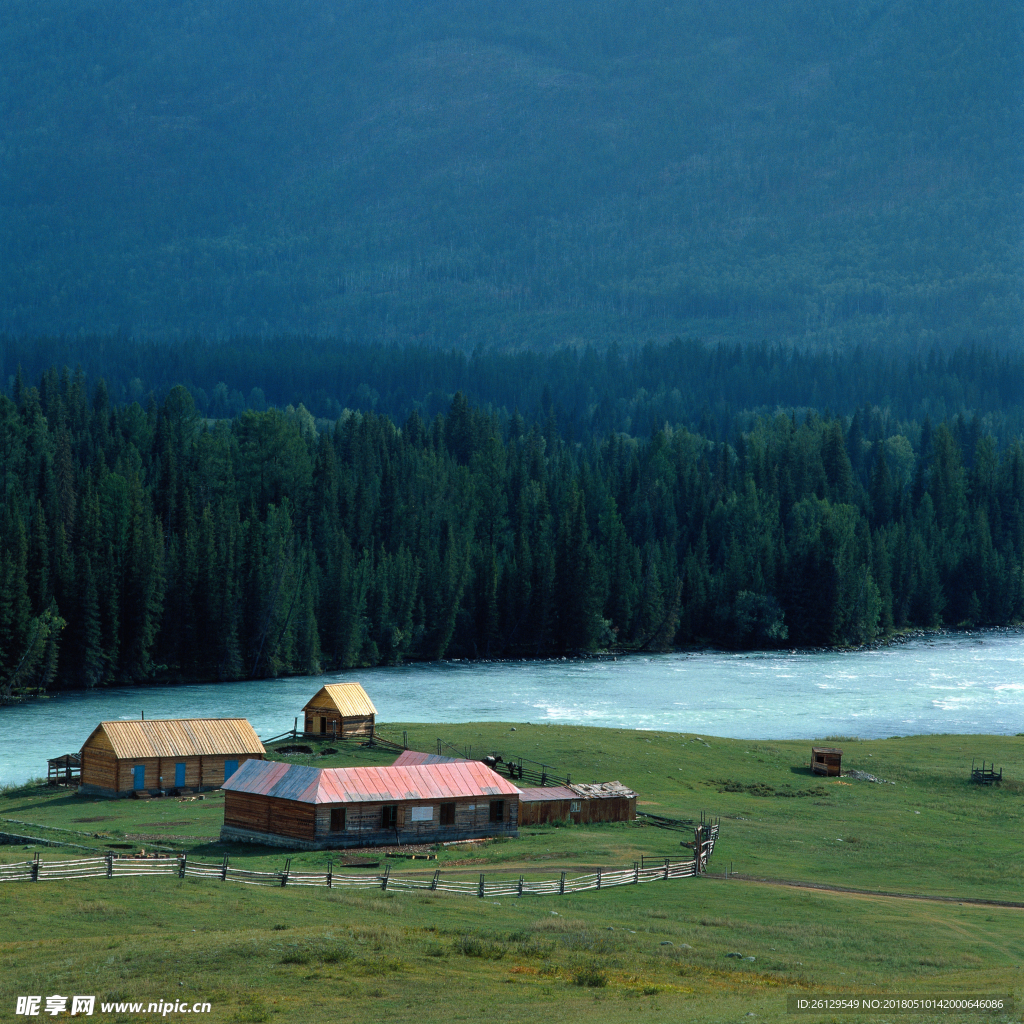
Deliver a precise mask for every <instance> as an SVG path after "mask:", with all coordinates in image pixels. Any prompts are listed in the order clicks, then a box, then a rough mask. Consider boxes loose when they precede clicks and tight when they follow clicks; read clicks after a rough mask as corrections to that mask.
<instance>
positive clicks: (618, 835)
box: [0, 723, 1024, 1022]
mask: <svg viewBox="0 0 1024 1024" xmlns="http://www.w3.org/2000/svg"><path fill="white" fill-rule="evenodd" d="M512 728H513V726H512V725H511V724H504V725H502V724H469V725H462V726H451V725H446V726H424V725H404V726H402V725H400V726H397V727H392V728H391V729H389V730H388V733H387V734H388V735H389V736H394V735H395V734H396V731H397V735H398V737H399V738H400V737H401V730H403V729H404V730H406V731H407V732H408V734H409V743H410V746H414V747H418V748H419V749H425V750H430V749H436V740H437V738H438V737H441V738H443V739H444V740H446V741H447V742H449V743H452V744H454V745H456V746H460V747H462V748H466V747H468V746H469V745H472V752H473V754H474V756H480V755H482V754H483V753H485V752H488V751H492V750H493V751H497V752H501V753H503V754H504V755H505V756H506V757H508V756H510V755H512V754H516V755H520V756H524V757H528V758H533V759H534V760H537V761H542V762H545V763H547V764H550V765H552V766H553V767H555V768H557V769H561V770H564V771H568V772H570V773H571V775H572V778H573V779H574V781H581V782H590V781H594V780H597V781H607V780H610V779H620V780H621V781H622V782H624V783H626V784H627V785H629V786H631V787H632V788H634V789H636V790H637V791H638V792H639V793H640V805H639V807H638V810H640V811H650V812H651V813H655V814H659V815H663V816H667V817H679V818H688V817H697V816H698V815H699V812H700V811H702V810H703V811H706V812H707V813H709V814H712V815H714V816H716V817H718V816H721V820H722V821H721V823H722V830H721V836H720V839H719V843H718V846H717V847H716V850H715V854H714V858H713V860H712V863H711V865H710V875H709V876H705V877H704V878H701V879H695V880H691V879H683V880H679V881H671V882H667V883H662V882H655V883H651V884H648V885H643V886H624V887H622V888H619V889H612V890H607V891H602V892H589V893H582V894H575V895H572V896H564V897H558V896H554V897H544V898H536V897H535V898H523V899H515V898H510V899H501V900H489V899H484V900H480V899H476V898H473V897H465V896H456V895H450V894H443V893H431V894H421V893H408V892H398V893H393V892H382V891H379V890H369V891H366V892H358V893H353V892H344V891H337V890H334V891H329V890H326V889H298V888H291V887H289V888H284V889H281V888H266V889H264V888H254V887H249V886H243V885H239V884H222V883H219V882H216V881H207V880H197V879H185V880H184V881H179V880H177V879H175V878H170V877H167V878H138V879H116V878H115V879H109V880H108V879H96V880H92V879H90V880H83V881H74V882H66V881H53V882H45V883H39V884H31V883H12V884H10V885H5V886H4V889H3V898H4V902H5V908H6V909H7V910H8V911H9V912H8V913H5V915H4V917H5V924H4V925H3V926H2V929H0V956H2V958H3V961H4V963H5V965H7V970H6V972H5V974H4V977H3V980H2V981H0V986H2V988H3V990H4V992H3V997H2V1002H0V1005H3V1006H5V1007H7V1006H10V1008H13V1004H14V998H15V996H16V995H18V994H24V993H36V994H40V995H43V994H49V993H52V992H64V991H65V990H67V991H74V992H79V993H82V994H94V995H96V996H97V997H99V998H102V999H104V1001H106V1000H107V997H108V996H109V997H110V1001H118V1000H120V1001H123V1002H131V1001H140V1002H145V1003H147V1004H148V1001H150V1000H153V1001H157V1000H159V999H161V998H163V999H171V1000H173V999H175V998H181V999H187V1000H189V1002H190V1003H191V1002H192V1001H193V999H194V1000H199V999H203V1000H207V1001H210V1002H211V1003H212V1005H213V1013H212V1015H211V1018H209V1019H213V1020H218V1021H220V1020H224V1021H273V1020H276V1021H282V1022H283V1021H289V1022H290V1021H307V1020H308V1021H321V1020H322V1021H328V1020H330V1021H336V1020H342V1021H348V1020H351V1021H363V1020H394V1021H421V1020H422V1021H432V1020H442V1019H443V1020H453V1019H454V1020H462V1019H473V1020H478V1019H487V1020H492V1021H496V1022H501V1021H508V1022H512V1021H533V1020H537V1021H542V1020H543V1021H547V1020H567V1021H575V1020H585V1019H594V1018H599V1019H601V1020H602V1021H604V1020H608V1021H618V1020H644V1019H652V1020H666V1021H667V1020H710V1021H718V1020H737V1021H739V1020H747V1019H750V1020H754V1019H759V1020H779V1021H782V1020H790V1019H794V1018H793V1017H792V1015H788V1014H787V1013H786V995H787V993H792V992H801V993H817V992H825V991H827V992H832V993H838V994H842V993H859V994H862V995H863V994H865V993H872V992H878V993H885V992H889V993H891V992H893V991H895V990H897V989H898V990H899V991H901V992H908V993H911V992H914V993H924V994H953V993H976V994H991V993H1002V994H1005V993H1007V992H1014V991H1015V994H1016V998H1017V1002H1018V1005H1020V1003H1021V1000H1022V997H1024V992H1022V990H1021V965H1022V964H1024V939H1022V937H1021V936H1024V926H1022V921H1024V918H1022V916H1021V915H1022V914H1024V910H1021V909H1016V908H1012V907H1000V906H995V905H985V904H971V903H964V904H963V905H961V904H960V903H959V902H958V901H960V900H965V899H966V900H972V899H973V900H994V901H1020V900H1021V899H1022V896H1021V893H1022V892H1024V878H1022V858H1021V855H1020V836H1021V835H1022V834H1024V791H1022V787H1021V786H1020V784H1019V782H1018V781H1015V780H1020V779H1024V738H1022V737H993V736H976V737H960V736H927V737H908V738H902V739H891V740H878V741H872V742H863V743H861V742H856V741H850V740H848V739H835V738H832V739H831V740H830V742H832V743H834V745H836V746H840V747H842V748H843V750H844V755H843V767H844V769H845V768H853V769H861V770H864V771H868V772H871V773H872V774H873V775H875V776H876V777H879V778H883V779H886V780H887V782H885V783H879V784H876V783H870V782H854V781H848V780H847V779H822V778H815V777H813V776H811V775H810V774H809V772H808V771H807V770H806V768H805V767H804V765H805V764H806V762H807V761H808V760H809V757H810V741H807V742H799V743H797V742H778V741H774V742H771V743H756V742H751V741H734V740H724V739H717V738H714V737H705V736H699V737H698V736H695V735H692V734H671V733H654V732H630V731H627V730H621V731H620V730H603V729H586V728H577V727H569V726H556V725H553V726H538V725H526V724H518V723H517V724H516V725H515V730H516V731H515V732H512V731H511V730H512ZM306 745H309V746H310V747H311V750H312V751H313V753H311V754H309V755H301V754H293V755H288V757H289V760H297V761H305V762H306V763H315V764H318V765H324V766H334V765H343V764H355V763H387V761H389V760H390V759H391V757H392V756H393V755H386V754H384V753H383V752H381V751H379V750H377V751H371V750H367V749H366V748H362V747H358V746H355V745H350V744H335V745H334V749H336V750H337V751H338V752H337V753H335V754H329V755H324V756H318V755H320V751H321V750H322V748H323V747H324V746H327V744H317V743H312V744H309V743H307V744H306ZM271 756H273V755H271ZM983 756H984V757H985V758H986V759H987V760H988V761H993V760H994V761H995V763H996V764H997V766H1002V767H1003V768H1004V779H1005V780H1006V781H1005V782H1004V784H1003V785H1002V786H1000V787H979V786H972V785H971V783H970V781H969V777H970V762H971V758H972V757H977V758H978V759H979V760H980V758H981V757H983ZM891 783H894V784H891ZM206 796H207V799H205V800H202V801H200V800H183V801H179V800H176V799H174V798H163V799H154V800H139V801H137V800H120V801H111V800H100V801H95V800H92V799H80V798H77V797H74V796H71V795H68V794H66V793H63V792H60V791H58V792H53V791H49V790H47V789H46V788H45V787H25V788H22V789H20V790H15V791H11V792H8V793H6V794H4V795H3V796H2V797H0V818H3V819H5V820H4V821H3V822H2V823H0V830H5V831H11V832H17V833H19V834H28V835H34V836H38V837H40V838H50V839H58V840H61V841H67V842H71V843H77V844H78V845H79V846H82V847H86V848H88V849H90V850H96V851H99V850H103V849H107V848H112V847H113V845H114V844H119V847H120V849H119V852H125V853H128V852H132V851H135V850H138V849H139V848H140V847H146V848H147V850H149V851H152V849H153V848H154V846H159V847H166V848H168V849H174V850H187V851H188V853H189V856H190V857H196V858H199V859H202V860H206V861H217V860H219V859H220V858H221V857H223V856H224V855H225V854H227V855H228V856H229V857H230V859H231V863H232V864H233V865H237V866H239V867H243V866H244V867H251V868H256V869H260V870H277V869H280V868H281V867H282V866H283V862H284V859H285V856H286V854H284V853H283V852H282V851H280V850H270V849H267V848H264V847H256V846H246V845H243V844H239V845H235V846H228V847H224V846H221V845H220V844H218V843H217V833H218V831H219V827H220V816H221V812H222V807H223V800H222V797H220V796H219V795H216V794H207V795H206ZM11 819H15V821H12V820H11ZM26 823H30V824H26ZM43 826H48V827H47V828H44V827H43ZM59 830H65V831H59ZM681 838H687V837H686V836H682V835H680V834H679V833H675V832H669V831H663V830H659V829H655V828H652V827H650V826H649V825H644V824H642V823H631V824H610V825H601V826H590V827H573V826H563V827H555V826H545V827H529V828H526V829H523V830H522V832H521V835H520V838H519V839H518V840H502V841H496V842H489V843H486V844H473V845H470V846H454V847H447V848H444V849H441V850H439V851H437V860H436V861H429V862H426V863H423V862H420V861H413V860H403V859H400V858H395V857H391V858H389V857H387V856H386V852H385V851H365V854H366V856H365V858H363V856H362V852H361V851H348V852H346V853H345V854H344V855H342V854H332V853H331V852H330V851H325V852H313V853H304V854H296V855H295V856H294V857H293V858H292V867H293V869H294V870H309V871H313V870H322V869H323V867H324V866H325V865H326V862H327V860H328V859H329V858H332V857H333V858H334V860H335V863H336V864H338V863H339V862H340V861H341V860H342V859H343V858H345V859H367V860H378V861H379V863H380V868H379V870H383V868H384V866H385V865H387V864H390V865H391V870H392V872H393V873H402V874H404V873H410V872H413V871H414V870H415V871H417V872H428V871H429V872H430V873H433V871H434V870H435V869H438V868H439V869H440V870H441V871H442V873H444V874H447V875H450V876H451V877H458V878H474V879H475V878H477V877H478V876H479V873H481V872H484V873H486V874H487V875H488V877H489V878H490V877H492V876H493V877H494V878H495V879H497V878H500V877H513V876H518V875H519V874H526V875H527V876H531V875H533V876H542V875H547V876H551V875H557V873H558V872H559V871H561V870H566V871H568V872H570V873H578V872H581V871H584V870H586V869H587V868H588V867H603V868H612V867H622V866H625V865H627V864H630V863H632V861H634V860H638V859H639V858H640V857H641V856H643V857H645V858H647V857H652V858H662V857H666V856H671V857H673V859H676V858H679V857H680V855H684V854H685V851H684V850H682V849H681V848H680V846H679V841H680V839H681ZM24 845H26V844H21V845H18V846H6V847H0V861H3V862H6V863H10V862H13V861H15V860H19V859H22V860H23V859H25V858H27V857H30V856H32V855H33V854H34V853H35V852H40V853H41V856H43V857H44V858H46V859H50V858H56V857H60V856H62V855H68V856H70V855H83V856H84V854H83V853H82V851H81V850H80V849H77V848H73V847H67V848H56V847H54V848H47V849H43V848H40V847H37V848H36V849H35V850H31V851H29V850H25V849H24V848H23V847H24ZM730 864H731V866H732V868H733V870H734V871H735V872H737V873H741V874H742V876H743V877H742V878H740V879H731V880H729V881H726V880H725V879H724V877H722V876H723V874H724V872H725V869H726V868H727V867H729V865H730ZM346 870H347V869H346ZM354 870H365V871H366V873H367V874H371V875H372V874H374V873H375V872H376V871H377V870H378V869H373V868H366V869H354ZM750 878H764V879H793V880H802V881H811V882H816V883H819V884H825V885H835V886H845V887H850V888H858V889H865V890H885V891H887V892H904V893H920V894H929V895H935V896H945V897H948V898H950V899H951V901H950V902H932V901H924V900H908V899H897V898H893V897H888V896H879V895H869V894H851V893H842V892H829V891H807V890H797V889H791V888H783V887H778V886H774V885H768V884H763V883H759V882H754V881H750V880H748V879H750ZM733 952H738V953H742V954H743V956H744V957H751V956H752V957H754V958H755V959H754V960H747V959H743V960H740V959H738V958H730V957H728V955H727V954H729V953H733ZM751 1013H752V1014H756V1018H755V1017H749V1016H748V1015H749V1014H751ZM1018 1017H1019V1015H1018ZM101 1019H103V1018H101ZM105 1019H108V1020H110V1019H115V1017H114V1016H108V1017H106V1018H105ZM119 1019H123V1020H125V1021H127V1020H132V1019H139V1020H143V1019H152V1015H149V1017H148V1018H147V1015H146V1014H145V1013H143V1014H141V1015H132V1014H131V1013H122V1014H121V1015H120V1018H119ZM798 1019H802V1020H808V1021H817V1020H822V1021H824V1020H830V1019H832V1018H831V1017H830V1016H829V1015H822V1016H820V1017H817V1016H815V1015H813V1014H812V1015H804V1016H802V1017H800V1018H798ZM835 1019H842V1020H844V1021H853V1020H857V1019H861V1018H858V1017H857V1016H856V1015H849V1014H844V1015H843V1016H842V1017H841V1018H838V1017H837V1018H835ZM863 1019H865V1020H872V1021H880V1020H884V1019H886V1018H885V1016H884V1015H878V1014H874V1015H872V1016H870V1017H867V1016H865V1017H864V1018H863ZM894 1019H900V1018H894ZM914 1019H915V1020H927V1019H929V1018H928V1017H927V1016H918V1015H915V1018H914ZM934 1019H936V1020H939V1019H941V1020H947V1021H948V1020H950V1019H953V1018H951V1017H950V1016H949V1015H946V1016H943V1017H938V1016H937V1017H935V1018H934ZM984 1019H991V1018H984Z"/></svg>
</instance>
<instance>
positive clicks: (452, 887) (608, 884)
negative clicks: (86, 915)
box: [0, 825, 718, 898]
mask: <svg viewBox="0 0 1024 1024" xmlns="http://www.w3.org/2000/svg"><path fill="white" fill-rule="evenodd" d="M717 838H718V826H717V825H710V826H706V827H704V828H696V829H694V856H693V857H692V858H690V859H688V860H677V861H673V860H671V859H669V858H667V857H666V858H665V861H664V863H663V864H657V865H651V864H649V863H648V862H639V861H637V862H634V863H633V866H632V867H628V868H621V869H618V870H612V871H605V870H603V869H599V870H598V871H595V872H590V873H589V874H585V875H575V876H573V877H571V878H570V877H568V875H567V873H566V872H565V871H563V872H562V873H561V875H560V877H558V878H547V879H541V880H537V881H529V880H527V879H526V877H525V876H523V875H520V876H519V878H518V879H502V880H499V881H492V882H488V881H487V879H486V875H484V874H481V875H480V878H479V880H478V881H475V882H471V881H460V880H458V879H448V878H442V877H441V871H440V870H437V871H435V872H434V875H433V877H432V878H423V877H420V878H405V877H401V876H398V875H392V874H391V867H390V866H388V867H386V868H385V870H384V873H383V874H377V875H344V874H337V873H335V871H334V869H333V865H332V864H328V868H327V871H326V872H305V871H292V870H291V860H290V859H289V860H288V861H287V862H286V864H285V868H284V870H283V871H251V870H249V869H247V868H235V867H232V866H231V864H230V863H229V860H228V858H227V857H225V858H224V860H223V861H222V862H221V863H220V864H211V863H209V862H204V861H196V860H191V859H189V858H188V856H187V855H180V856H178V857H167V858H159V859H153V860H148V859H147V860H137V859H135V858H131V857H117V856H115V855H114V854H107V855H106V856H103V857H77V858H74V859H73V860H53V861H47V860H42V859H41V858H40V856H39V854H38V853H37V854H36V855H35V857H34V858H33V859H32V860H30V861H26V862H24V863H19V864H0V882H42V881H50V880H57V879H77V878H134V877H139V876H142V875H163V876H164V877H176V878H206V879H210V880H211V881H221V882H242V883H244V884H247V885H266V886H275V887H284V886H289V885H306V886H321V887H324V886H326V887H327V888H328V889H385V890H392V891H413V890H420V891H422V890H430V891H432V892H454V893H461V894H462V895H464V896H479V897H481V898H484V897H487V896H551V895H564V894H565V893H573V892H583V891H585V890H587V889H610V888H612V887H613V886H617V885H639V884H640V883H642V882H656V881H659V880H661V881H668V880H669V879H673V878H693V877H695V876H697V875H700V874H703V873H704V871H706V870H707V863H708V859H709V858H710V857H711V854H712V852H713V851H714V848H715V841H716V840H717Z"/></svg>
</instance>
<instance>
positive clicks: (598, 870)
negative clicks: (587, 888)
mask: <svg viewBox="0 0 1024 1024" xmlns="http://www.w3.org/2000/svg"><path fill="white" fill-rule="evenodd" d="M597 887H598V889H600V888H601V869H600V868H598V869H597Z"/></svg>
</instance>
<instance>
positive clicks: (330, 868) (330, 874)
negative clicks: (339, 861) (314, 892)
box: [327, 860, 334, 889]
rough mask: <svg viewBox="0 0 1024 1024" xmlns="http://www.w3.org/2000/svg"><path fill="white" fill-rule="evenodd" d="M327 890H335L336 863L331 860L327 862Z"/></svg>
mask: <svg viewBox="0 0 1024 1024" xmlns="http://www.w3.org/2000/svg"><path fill="white" fill-rule="evenodd" d="M327 888H328V889H333V888H334V861H333V860H329V861H328V862H327Z"/></svg>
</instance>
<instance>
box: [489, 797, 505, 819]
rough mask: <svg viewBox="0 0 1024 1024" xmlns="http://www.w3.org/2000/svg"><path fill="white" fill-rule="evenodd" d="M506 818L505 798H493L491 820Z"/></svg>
mask: <svg viewBox="0 0 1024 1024" xmlns="http://www.w3.org/2000/svg"><path fill="white" fill-rule="evenodd" d="M504 820H505V801H504V800H492V801H491V821H504Z"/></svg>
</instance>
